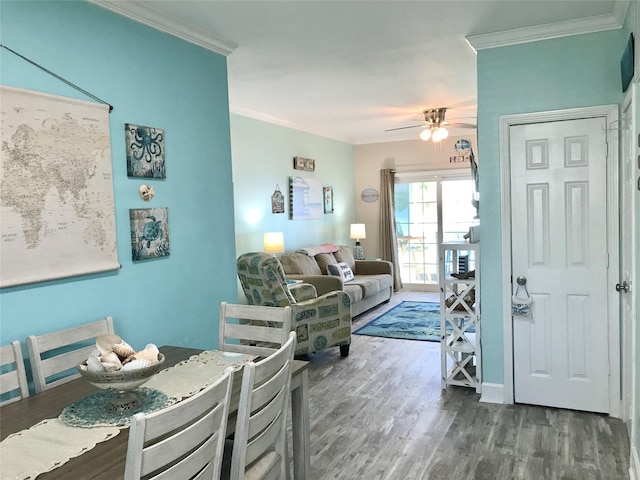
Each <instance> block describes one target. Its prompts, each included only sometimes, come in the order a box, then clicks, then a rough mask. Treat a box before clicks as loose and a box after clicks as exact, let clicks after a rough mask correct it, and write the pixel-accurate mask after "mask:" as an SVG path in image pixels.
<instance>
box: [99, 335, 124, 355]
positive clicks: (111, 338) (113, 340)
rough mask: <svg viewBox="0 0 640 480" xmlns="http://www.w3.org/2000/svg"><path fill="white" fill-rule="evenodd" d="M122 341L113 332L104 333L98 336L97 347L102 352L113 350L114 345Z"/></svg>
mask: <svg viewBox="0 0 640 480" xmlns="http://www.w3.org/2000/svg"><path fill="white" fill-rule="evenodd" d="M121 342H122V339H121V338H120V337H119V336H118V335H114V334H113V333H103V334H101V335H98V336H97V337H96V347H97V348H98V350H100V352H101V353H109V352H113V349H112V347H113V346H114V345H116V344H118V343H121Z"/></svg>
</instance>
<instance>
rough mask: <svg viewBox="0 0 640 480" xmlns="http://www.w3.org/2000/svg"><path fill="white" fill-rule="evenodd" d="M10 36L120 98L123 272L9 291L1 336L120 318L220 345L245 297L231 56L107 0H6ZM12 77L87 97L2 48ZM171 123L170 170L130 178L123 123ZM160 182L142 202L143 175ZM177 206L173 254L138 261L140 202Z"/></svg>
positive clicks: (136, 335) (157, 337)
mask: <svg viewBox="0 0 640 480" xmlns="http://www.w3.org/2000/svg"><path fill="white" fill-rule="evenodd" d="M0 22H1V23H0V27H1V42H2V44H4V45H7V46H8V47H10V48H12V49H14V50H16V51H18V52H20V53H21V54H23V55H25V56H26V57H28V58H30V59H32V60H34V61H36V62H38V63H40V64H42V65H43V66H45V67H47V68H48V69H50V70H52V71H54V72H55V73H57V74H59V75H61V76H63V77H65V78H67V79H68V80H70V81H72V82H73V83H75V84H77V85H79V86H81V87H82V88H84V89H85V90H87V91H89V92H91V93H93V94H94V95H96V96H98V97H100V98H102V99H104V100H105V101H108V102H109V103H110V104H111V105H113V106H114V110H113V112H112V113H111V116H110V123H111V149H112V161H113V179H114V190H115V207H116V231H117V241H118V257H119V261H120V263H121V264H122V268H121V269H120V270H119V271H116V272H111V273H105V274H97V275H92V276H81V277H74V278H71V279H68V280H60V281H52V282H47V283H41V284H31V285H28V286H23V287H13V288H5V289H2V290H1V291H0V314H1V315H0V316H1V320H0V322H1V323H0V343H1V344H6V343H9V342H10V341H11V340H14V339H19V340H21V341H22V342H23V347H24V339H25V337H26V336H27V335H29V334H41V333H45V332H50V331H54V330H58V329H63V328H67V327H71V326H74V325H77V324H80V323H84V322H88V321H92V320H96V319H98V318H101V317H104V316H105V315H112V316H113V318H114V323H115V329H116V332H117V333H119V334H120V335H121V336H122V337H123V338H125V339H126V340H127V341H129V343H130V344H132V345H133V346H134V347H140V348H141V347H144V345H145V344H146V343H148V342H153V343H156V344H157V345H164V344H173V345H185V346H191V347H209V348H214V347H216V346H217V336H218V327H217V322H218V312H219V304H220V302H221V301H223V300H224V301H235V299H236V282H235V278H236V270H235V262H234V259H235V237H234V213H233V212H234V210H233V190H232V181H231V180H232V166H231V145H230V133H229V113H228V112H229V110H228V94H227V69H226V58H225V57H224V56H221V55H218V54H215V53H212V52H210V51H208V50H205V49H203V48H200V47H197V46H194V45H192V44H189V43H186V42H184V41H181V40H179V39H177V38H175V37H172V36H169V35H166V34H163V33H160V32H159V31H157V30H154V29H151V28H149V27H145V26H143V25H141V24H139V23H136V22H133V21H131V20H128V19H126V18H124V17H121V16H119V15H116V14H113V13H111V12H108V11H106V10H104V9H102V8H99V7H97V6H94V5H91V4H88V3H85V2H76V1H61V2H54V1H48V2H22V1H21V2H5V1H3V2H2V5H1V19H0ZM1 55H2V56H1V61H2V71H1V75H2V77H1V83H2V84H5V85H12V86H16V87H21V88H26V89H32V90H38V91H42V92H48V93H52V94H57V95H64V96H68V97H76V98H80V99H85V100H88V99H87V98H86V97H84V96H83V95H82V94H81V93H80V92H77V91H76V90H74V89H72V88H70V87H68V86H66V85H65V84H63V83H62V82H60V81H58V80H56V79H55V78H53V77H51V76H49V75H47V74H45V73H43V72H41V71H40V70H38V69H36V68H34V67H33V66H31V65H29V64H28V63H26V62H25V61H23V60H20V59H19V58H17V57H15V56H13V55H12V54H10V53H8V52H6V51H5V50H2V51H1ZM125 123H133V124H139V125H146V126H152V127H158V128H163V129H164V130H165V133H166V149H167V178H166V180H145V181H144V182H142V181H141V179H129V178H127V172H126V159H125V145H124V124H125ZM141 183H151V184H152V185H153V186H154V188H155V191H156V196H155V198H154V199H153V200H152V201H151V202H150V203H147V202H143V201H142V200H141V199H140V198H139V196H138V186H139V185H140V184H141ZM149 206H154V207H168V208H169V233H170V238H171V256H170V257H168V258H162V259H157V260H148V261H144V262H137V263H135V264H133V263H132V261H131V247H130V236H129V235H130V234H129V209H130V208H144V207H149Z"/></svg>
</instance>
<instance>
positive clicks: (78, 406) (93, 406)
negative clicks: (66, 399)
mask: <svg viewBox="0 0 640 480" xmlns="http://www.w3.org/2000/svg"><path fill="white" fill-rule="evenodd" d="M132 392H133V393H135V394H136V396H137V397H138V398H139V399H140V400H141V401H142V404H141V405H140V407H138V408H136V409H132V410H127V411H124V412H110V411H108V410H107V408H106V407H107V405H108V404H109V402H110V401H111V400H112V399H113V398H115V397H116V396H117V395H118V392H115V391H113V390H101V391H99V392H98V393H94V394H93V395H89V396H88V397H85V398H83V399H81V400H78V401H76V402H74V403H72V404H71V405H69V406H68V407H66V408H65V409H64V410H63V411H62V413H61V414H60V419H61V420H62V421H63V422H64V423H66V424H67V425H70V426H72V427H85V428H90V427H97V426H101V427H126V426H128V425H129V422H130V418H131V416H132V415H135V414H136V413H140V412H143V413H149V412H153V411H155V410H159V409H161V408H162V407H164V406H165V405H166V404H167V402H168V401H169V398H168V397H167V396H166V395H165V394H164V393H162V392H160V391H159V390H154V389H152V388H146V387H141V388H136V389H135V390H132Z"/></svg>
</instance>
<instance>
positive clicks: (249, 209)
mask: <svg viewBox="0 0 640 480" xmlns="http://www.w3.org/2000/svg"><path fill="white" fill-rule="evenodd" d="M230 120H231V156H232V163H233V191H234V205H235V234H236V252H237V255H241V254H243V253H247V252H256V251H257V252H260V251H262V250H263V234H264V233H265V232H283V233H284V243H285V250H286V251H287V252H291V251H294V250H296V249H298V248H303V247H308V246H312V245H318V244H321V243H336V244H340V245H348V244H349V242H350V240H349V225H350V224H351V223H353V222H354V221H355V197H356V196H355V191H354V184H355V167H354V146H353V145H351V144H348V143H344V142H339V141H337V140H331V139H328V138H324V137H319V136H317V135H312V134H309V133H305V132H301V131H299V130H294V129H291V128H287V127H282V126H279V125H274V124H271V123H266V122H263V121H260V120H255V119H252V118H248V117H244V116H241V115H236V114H231V117H230ZM296 156H298V157H304V158H312V159H314V160H315V171H313V172H307V171H303V170H294V169H293V157H296ZM290 176H301V177H309V178H314V179H317V180H318V181H320V182H321V183H322V186H323V187H333V205H334V213H332V214H322V215H321V217H320V218H317V219H309V220H289V203H288V201H289V191H288V188H289V177H290ZM276 185H278V186H279V187H280V191H281V192H282V194H283V195H284V197H285V213H279V214H276V213H272V211H271V195H272V194H273V192H274V191H275V188H276ZM221 228H224V226H221ZM240 300H241V301H242V300H243V298H242V296H241V298H240Z"/></svg>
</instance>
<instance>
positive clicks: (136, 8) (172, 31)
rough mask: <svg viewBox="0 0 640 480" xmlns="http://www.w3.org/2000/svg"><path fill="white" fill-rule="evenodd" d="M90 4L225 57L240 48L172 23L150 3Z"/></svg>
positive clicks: (103, 0)
mask: <svg viewBox="0 0 640 480" xmlns="http://www.w3.org/2000/svg"><path fill="white" fill-rule="evenodd" d="M88 2H89V3H92V4H94V5H97V6H99V7H102V8H104V9H106V10H110V11H112V12H114V13H117V14H118V15H122V16H123V17H127V18H130V19H131V20H134V21H136V22H138V23H142V24H144V25H147V26H149V27H152V28H155V29H156V30H160V31H161V32H164V33H168V34H169V35H173V36H174V37H178V38H180V39H182V40H185V41H186V42H189V43H193V44H194V45H198V46H200V47H202V48H206V49H207V50H211V51H212V52H215V53H219V54H220V55H224V56H225V57H226V56H229V55H230V54H231V52H233V51H234V50H235V49H236V48H237V47H238V44H237V43H234V42H232V41H230V40H225V39H222V38H219V37H216V36H215V35H211V34H210V33H207V32H204V31H202V30H199V29H197V28H194V27H192V26H189V25H184V24H181V23H179V22H174V21H172V20H171V19H170V18H167V17H166V16H165V15H163V14H162V13H160V12H158V11H157V10H155V9H154V8H153V7H152V6H151V5H150V3H149V2H145V3H144V4H143V3H141V2H137V1H126V2H123V1H116V0H88Z"/></svg>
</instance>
